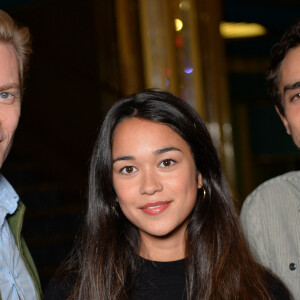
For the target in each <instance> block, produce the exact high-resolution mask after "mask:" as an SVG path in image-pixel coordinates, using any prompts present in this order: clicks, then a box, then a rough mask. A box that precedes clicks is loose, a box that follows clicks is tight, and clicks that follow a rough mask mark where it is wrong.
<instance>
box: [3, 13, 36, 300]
mask: <svg viewBox="0 0 300 300" xmlns="http://www.w3.org/2000/svg"><path fill="white" fill-rule="evenodd" d="M30 52H31V46H30V35H29V31H28V29H27V28H26V27H18V26H17V25H16V24H15V22H14V21H13V20H12V18H11V17H10V16H9V15H8V14H7V13H5V12H4V11H2V10H0V168H1V166H2V164H3V162H4V161H5V159H6V157H7V155H8V153H9V150H10V148H11V145H12V142H13V137H14V133H15V130H16V128H17V126H18V121H19V117H20V111H21V98H22V87H23V77H24V71H25V70H26V68H27V65H28V60H29V54H30ZM24 211H25V207H24V205H23V204H22V203H21V202H20V201H19V197H18V195H17V194H16V192H15V191H14V189H13V188H12V187H11V185H10V184H9V183H8V182H7V180H6V179H5V178H4V177H3V176H2V175H1V174H0V295H1V296H0V299H2V300H20V299H22V300H36V299H41V288H40V283H39V279H38V275H37V271H36V268H35V266H34V263H33V261H32V258H31V256H30V253H29V251H28V249H27V247H26V244H25V242H24V240H23V239H22V237H21V228H22V221H23V216H24Z"/></svg>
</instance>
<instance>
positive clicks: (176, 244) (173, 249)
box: [139, 230, 186, 261]
mask: <svg viewBox="0 0 300 300" xmlns="http://www.w3.org/2000/svg"><path fill="white" fill-rule="evenodd" d="M140 236H141V241H142V242H141V249H140V253H139V255H140V256H141V257H143V258H146V259H149V260H153V261H175V260H180V259H183V258H185V257H186V253H185V244H186V243H185V240H186V235H185V230H180V231H179V232H172V233H170V234H168V235H167V236H163V237H157V236H152V235H149V234H147V233H145V232H143V231H140Z"/></svg>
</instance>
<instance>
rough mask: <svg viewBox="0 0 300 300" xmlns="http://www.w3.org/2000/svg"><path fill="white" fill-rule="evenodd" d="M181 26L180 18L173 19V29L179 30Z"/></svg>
mask: <svg viewBox="0 0 300 300" xmlns="http://www.w3.org/2000/svg"><path fill="white" fill-rule="evenodd" d="M182 27H183V23H182V21H181V20H180V19H175V30H176V31H180V30H181V29H182Z"/></svg>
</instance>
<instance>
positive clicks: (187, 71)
mask: <svg viewBox="0 0 300 300" xmlns="http://www.w3.org/2000/svg"><path fill="white" fill-rule="evenodd" d="M193 71H194V69H193V68H192V67H189V68H185V69H184V73H186V74H191V73H192V72H193Z"/></svg>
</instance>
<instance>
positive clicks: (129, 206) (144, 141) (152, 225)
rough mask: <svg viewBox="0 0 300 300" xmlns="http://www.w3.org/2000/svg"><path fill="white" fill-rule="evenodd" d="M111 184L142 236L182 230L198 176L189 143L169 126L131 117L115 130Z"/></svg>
mask: <svg viewBox="0 0 300 300" xmlns="http://www.w3.org/2000/svg"><path fill="white" fill-rule="evenodd" d="M112 158H113V185H114V188H115V191H116V195H117V199H116V200H117V201H118V202H119V204H120V207H121V209H122V211H123V213H124V215H125V216H126V217H127V218H128V220H130V221H131V222H132V223H133V224H134V225H135V226H136V227H137V228H138V229H139V231H140V234H141V238H142V241H143V238H149V237H164V236H166V235H170V234H172V233H173V232H174V234H175V232H176V234H179V235H178V236H180V235H181V236H182V233H183V235H184V232H185V230H186V226H187V218H188V216H189V215H190V213H191V211H192V209H193V208H194V206H195V202H196V198H197V189H198V188H201V187H202V177H201V174H200V173H199V172H197V170H196V166H195V162H194V158H193V155H192V152H191V149H190V147H189V145H188V144H187V143H186V141H185V140H183V139H182V138H181V137H180V136H179V135H178V134H177V133H176V132H175V131H173V130H172V129H171V128H170V127H168V126H166V125H162V124H158V123H154V122H151V121H148V120H144V119H138V118H132V119H128V120H125V121H123V122H121V123H120V124H119V125H118V126H117V128H116V129H115V132H114V136H113V145H112Z"/></svg>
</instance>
